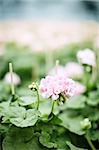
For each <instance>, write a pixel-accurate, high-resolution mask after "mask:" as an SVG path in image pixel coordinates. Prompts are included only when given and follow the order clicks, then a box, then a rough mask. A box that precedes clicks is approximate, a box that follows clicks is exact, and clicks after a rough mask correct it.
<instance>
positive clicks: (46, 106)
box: [39, 100, 52, 116]
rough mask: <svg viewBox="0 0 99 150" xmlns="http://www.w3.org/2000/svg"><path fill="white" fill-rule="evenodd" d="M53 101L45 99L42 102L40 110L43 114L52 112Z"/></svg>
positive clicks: (46, 114)
mask: <svg viewBox="0 0 99 150" xmlns="http://www.w3.org/2000/svg"><path fill="white" fill-rule="evenodd" d="M51 108H52V103H51V101H50V100H45V101H42V102H41V103H40V107H39V111H40V113H41V116H48V115H49V114H50V113H51Z"/></svg>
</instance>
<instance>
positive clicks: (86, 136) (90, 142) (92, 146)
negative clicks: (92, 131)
mask: <svg viewBox="0 0 99 150" xmlns="http://www.w3.org/2000/svg"><path fill="white" fill-rule="evenodd" d="M85 138H86V140H87V142H88V144H89V146H90V148H91V149H92V150H96V148H95V146H94V145H93V143H92V141H91V140H90V138H89V136H88V134H86V135H85Z"/></svg>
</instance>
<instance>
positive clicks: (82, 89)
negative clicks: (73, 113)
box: [75, 82, 86, 95]
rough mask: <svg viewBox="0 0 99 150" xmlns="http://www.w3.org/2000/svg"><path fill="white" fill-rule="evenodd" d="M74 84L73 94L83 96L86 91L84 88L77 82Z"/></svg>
mask: <svg viewBox="0 0 99 150" xmlns="http://www.w3.org/2000/svg"><path fill="white" fill-rule="evenodd" d="M75 83H76V91H75V94H77V95H79V94H83V93H84V92H85V91H86V86H85V85H83V84H81V83H79V82H75Z"/></svg>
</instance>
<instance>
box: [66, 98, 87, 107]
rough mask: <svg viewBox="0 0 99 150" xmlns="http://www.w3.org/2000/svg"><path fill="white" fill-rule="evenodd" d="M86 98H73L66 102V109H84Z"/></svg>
mask: <svg viewBox="0 0 99 150" xmlns="http://www.w3.org/2000/svg"><path fill="white" fill-rule="evenodd" d="M85 101H86V97H85V96H83V95H78V96H73V97H71V98H70V99H69V100H68V101H67V105H66V106H67V108H71V109H82V108H84V107H85Z"/></svg>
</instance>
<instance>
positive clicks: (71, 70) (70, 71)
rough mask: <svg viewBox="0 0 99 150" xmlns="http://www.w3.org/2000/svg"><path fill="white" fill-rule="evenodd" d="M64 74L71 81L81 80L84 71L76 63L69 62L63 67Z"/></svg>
mask: <svg viewBox="0 0 99 150" xmlns="http://www.w3.org/2000/svg"><path fill="white" fill-rule="evenodd" d="M65 74H66V76H67V77H70V78H73V79H81V78H82V76H83V74H84V70H83V67H82V66H81V65H79V64H78V63H76V62H69V63H67V64H66V66H65Z"/></svg>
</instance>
